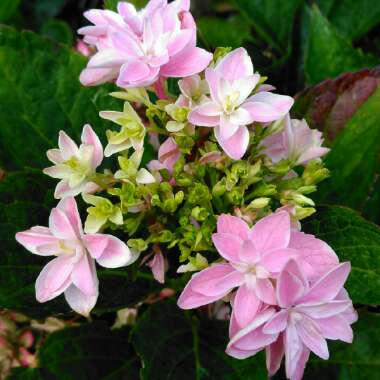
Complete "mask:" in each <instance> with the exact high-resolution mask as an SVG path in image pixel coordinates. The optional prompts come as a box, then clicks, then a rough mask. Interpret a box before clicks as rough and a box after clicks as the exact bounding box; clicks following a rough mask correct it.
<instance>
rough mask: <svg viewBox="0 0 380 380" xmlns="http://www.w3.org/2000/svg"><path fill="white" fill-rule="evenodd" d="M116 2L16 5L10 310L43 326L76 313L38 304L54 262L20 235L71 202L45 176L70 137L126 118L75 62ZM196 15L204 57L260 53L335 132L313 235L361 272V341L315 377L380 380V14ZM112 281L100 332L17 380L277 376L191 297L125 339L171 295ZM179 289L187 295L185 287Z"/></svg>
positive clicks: (319, 7)
mask: <svg viewBox="0 0 380 380" xmlns="http://www.w3.org/2000/svg"><path fill="white" fill-rule="evenodd" d="M116 3H117V1H115V0H106V4H105V5H106V6H107V7H108V8H110V9H112V8H114V7H115V5H116ZM134 3H136V4H137V5H143V3H144V1H143V0H135V1H134ZM102 6H103V1H97V0H78V1H75V0H1V2H0V23H1V26H0V166H1V168H2V180H1V181H0V205H1V213H0V243H1V245H0V247H1V248H0V249H1V252H0V307H2V308H6V309H12V310H17V311H19V312H23V313H25V314H26V315H28V316H30V317H33V318H37V319H43V318H45V317H47V316H49V315H57V316H59V317H60V318H62V319H66V320H70V319H72V318H73V317H74V315H73V314H72V313H71V312H70V311H69V310H68V307H67V306H66V305H65V303H64V302H63V301H62V300H61V299H58V300H55V301H52V302H49V303H47V304H42V305H40V304H37V302H36V301H35V298H34V281H35V278H36V277H37V274H38V272H39V271H40V269H41V267H42V263H43V261H44V260H43V259H42V260H40V258H38V257H33V256H32V255H30V254H29V253H27V252H26V251H24V250H23V249H22V248H21V247H20V246H18V245H17V244H16V242H15V241H14V239H13V236H14V233H15V232H16V231H19V230H22V229H26V228H28V227H29V226H32V225H35V224H45V223H46V220H47V215H48V211H49V209H50V208H51V207H52V206H53V205H54V203H55V202H54V199H53V196H52V189H53V186H54V183H52V181H51V180H50V179H48V178H46V177H45V176H43V175H42V174H41V172H40V169H41V168H43V167H44V166H45V165H46V164H47V160H46V158H45V155H44V153H45V151H46V150H47V149H48V148H51V147H54V146H55V144H56V136H57V132H58V131H59V130H60V129H64V130H66V131H67V132H68V133H69V134H70V135H72V136H73V137H79V133H80V131H81V129H82V125H83V124H84V123H85V122H90V123H91V124H92V125H93V126H94V127H95V129H96V131H97V132H99V133H100V135H101V136H104V130H105V128H106V125H107V124H106V122H105V121H103V120H102V119H100V118H99V117H98V116H97V114H98V112H99V110H101V109H118V108H120V106H121V105H120V103H118V102H117V101H116V100H112V99H111V98H110V97H108V96H107V93H108V92H109V89H110V87H112V86H101V87H97V88H83V87H82V86H81V85H80V84H79V81H78V76H79V73H80V71H81V69H82V68H83V67H84V65H85V62H86V59H85V58H84V57H82V56H80V55H79V54H78V53H76V52H75V51H74V48H73V46H74V45H75V42H76V38H77V37H76V34H75V30H76V29H77V28H79V27H80V26H82V25H84V24H85V23H86V21H85V19H84V18H83V17H82V13H83V11H85V10H86V9H90V8H97V7H98V8H99V7H102ZM192 10H193V14H194V17H195V18H196V19H197V21H198V28H199V38H198V39H199V43H200V45H202V46H204V47H205V48H207V49H209V50H212V49H214V48H215V47H217V46H231V47H232V48H235V47H238V46H244V47H246V48H247V49H248V51H249V53H250V54H251V56H252V58H253V61H254V64H255V69H257V70H258V71H260V72H261V74H262V75H266V76H268V77H269V83H271V84H274V85H275V86H276V87H277V89H278V92H280V93H284V94H285V93H286V94H290V95H295V96H296V99H297V101H296V105H295V107H294V110H293V114H294V116H296V117H298V118H302V117H305V118H306V119H307V120H308V122H309V123H310V124H311V125H312V126H313V127H316V128H319V129H320V130H322V131H323V132H324V134H325V138H326V142H327V145H329V146H330V147H331V153H330V154H329V155H328V156H327V159H326V163H327V166H328V167H329V169H330V170H331V178H330V179H328V180H326V181H325V182H324V183H323V184H322V186H320V188H319V192H318V194H317V196H316V197H315V200H316V201H317V202H318V204H320V205H323V206H321V207H320V208H319V210H318V213H317V214H316V215H315V216H313V217H311V218H309V219H308V221H307V222H306V223H305V225H304V229H306V231H308V232H312V233H315V234H316V235H318V236H319V237H321V238H322V239H324V240H326V241H327V242H328V243H329V244H330V245H331V246H332V247H333V248H334V249H335V250H336V252H337V253H338V255H339V256H340V259H341V260H342V261H344V260H350V261H351V262H352V265H353V270H352V274H351V276H350V279H349V282H348V290H349V291H350V294H351V296H352V298H353V300H354V302H355V304H356V305H357V307H358V309H359V311H360V319H359V322H358V323H357V324H356V325H355V326H354V331H355V334H356V336H355V341H354V343H353V345H352V346H349V345H344V344H339V343H338V344H331V345H330V347H331V359H330V360H329V361H328V362H324V363H322V362H321V361H319V360H317V359H316V358H315V357H313V359H312V360H311V363H310V364H309V367H308V369H307V372H306V373H305V379H311V380H313V379H320V378H324V379H325V380H330V379H331V380H333V379H339V380H361V379H371V380H372V379H374V380H376V379H380V349H379V347H380V345H379V342H380V336H379V330H380V324H379V319H380V314H379V312H380V310H379V307H378V306H377V305H379V304H380V230H379V227H378V226H377V224H379V222H380V181H379V178H380V165H379V153H380V88H379V83H380V66H378V65H380V2H379V1H373V0H314V1H306V0H221V1H219V0H193V1H192ZM25 30H28V31H27V32H26V31H25ZM100 277H101V289H100V294H101V296H100V298H99V302H98V305H97V307H96V309H95V312H94V316H93V320H92V321H91V322H89V321H86V320H80V322H83V324H81V325H80V326H78V327H72V328H66V329H64V330H61V331H58V332H56V333H53V334H51V335H49V336H48V337H47V339H46V340H44V342H43V344H41V345H39V346H38V347H39V348H38V350H37V356H38V361H39V368H35V369H22V368H18V369H15V370H13V371H12V374H11V375H10V378H13V379H75V380H77V379H138V378H141V379H149V380H153V379H154V380H161V379H175V380H176V379H181V380H182V379H184V380H187V379H189V380H190V379H197V380H201V379H202V380H203V379H226V380H227V379H228V380H235V379H240V380H243V379H244V380H250V379H255V380H261V379H265V378H266V371H265V369H264V359H263V356H262V355H258V356H257V357H255V358H252V359H248V360H245V361H238V360H235V359H232V358H229V357H227V356H226V355H225V354H224V346H225V344H226V338H227V326H226V324H225V323H224V322H220V321H210V320H209V318H208V315H207V310H206V311H205V310H202V311H197V312H191V313H188V312H186V313H184V312H183V311H180V310H178V309H177V307H176V305H175V297H173V298H172V299H168V300H165V301H162V302H160V303H158V304H154V305H152V306H147V303H145V304H143V305H142V306H141V307H140V309H139V318H138V321H137V323H136V324H135V325H134V326H133V327H132V328H131V327H123V328H122V329H120V330H111V329H110V328H109V327H110V325H111V324H112V323H113V321H114V318H115V312H116V311H117V310H119V309H121V308H124V307H130V306H135V305H136V303H138V302H140V301H141V300H146V299H147V297H152V294H157V293H158V292H159V291H160V290H161V288H160V287H159V285H158V284H157V283H155V282H153V281H152V279H151V275H150V274H149V273H148V271H144V270H143V271H141V270H140V271H137V268H136V267H132V268H128V269H122V270H112V271H108V270H101V271H100ZM165 286H167V287H170V288H173V289H175V290H179V289H181V287H182V286H183V280H182V281H181V280H171V281H170V282H169V283H168V284H166V285H165ZM276 378H277V379H283V378H284V375H283V374H282V373H281V374H279V375H278V377H276Z"/></svg>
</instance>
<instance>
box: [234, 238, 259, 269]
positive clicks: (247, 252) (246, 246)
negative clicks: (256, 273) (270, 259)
mask: <svg viewBox="0 0 380 380" xmlns="http://www.w3.org/2000/svg"><path fill="white" fill-rule="evenodd" d="M237 252H238V253H239V258H240V261H242V262H244V263H248V264H256V263H257V262H258V261H259V260H260V252H258V250H257V248H256V246H255V245H254V244H253V242H252V241H250V240H245V241H244V242H243V245H242V246H241V249H240V251H237Z"/></svg>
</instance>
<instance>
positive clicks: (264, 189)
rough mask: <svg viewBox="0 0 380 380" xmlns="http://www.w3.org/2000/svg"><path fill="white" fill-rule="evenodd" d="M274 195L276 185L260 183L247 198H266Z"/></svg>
mask: <svg viewBox="0 0 380 380" xmlns="http://www.w3.org/2000/svg"><path fill="white" fill-rule="evenodd" d="M276 193H277V189H276V185H273V184H267V183H264V182H262V183H260V184H258V185H257V186H256V188H255V190H254V191H253V192H252V193H251V194H249V198H256V197H268V196H271V195H274V194H276Z"/></svg>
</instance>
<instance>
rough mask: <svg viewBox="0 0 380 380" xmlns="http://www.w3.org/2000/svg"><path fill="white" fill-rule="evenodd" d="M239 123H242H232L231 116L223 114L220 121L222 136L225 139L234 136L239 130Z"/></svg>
mask: <svg viewBox="0 0 380 380" xmlns="http://www.w3.org/2000/svg"><path fill="white" fill-rule="evenodd" d="M242 124H244V123H242ZM239 125H241V124H239V123H236V124H234V123H232V121H231V120H230V116H226V115H225V114H222V115H221V116H220V123H219V131H220V137H221V138H222V139H223V140H227V139H229V138H230V137H231V136H233V135H234V134H235V133H236V132H237V130H238V128H239Z"/></svg>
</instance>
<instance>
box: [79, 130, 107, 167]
mask: <svg viewBox="0 0 380 380" xmlns="http://www.w3.org/2000/svg"><path fill="white" fill-rule="evenodd" d="M82 142H83V144H85V145H91V146H93V147H94V152H93V155H92V167H93V168H94V169H95V168H97V167H98V166H99V165H100V164H101V163H102V160H103V147H102V143H101V142H100V140H99V137H98V136H97V134H96V133H95V132H94V130H93V129H92V128H91V125H89V124H86V125H85V126H84V127H83V132H82Z"/></svg>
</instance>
